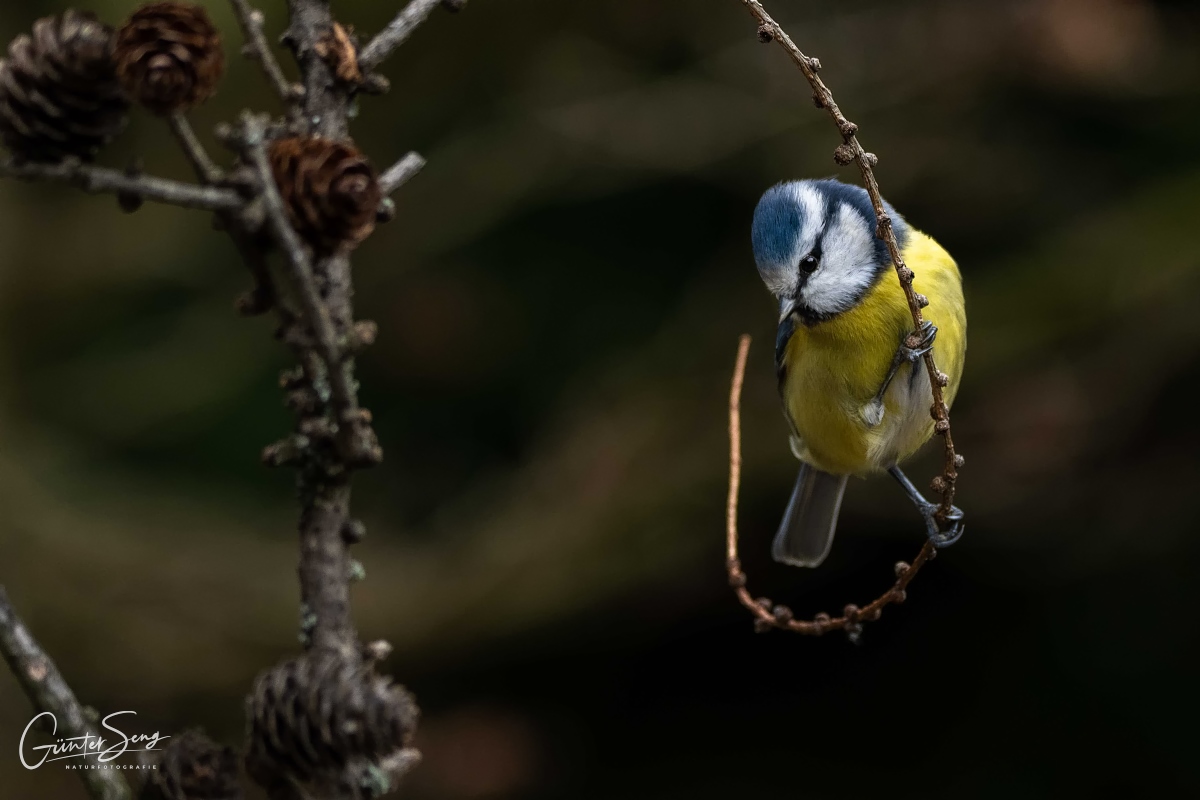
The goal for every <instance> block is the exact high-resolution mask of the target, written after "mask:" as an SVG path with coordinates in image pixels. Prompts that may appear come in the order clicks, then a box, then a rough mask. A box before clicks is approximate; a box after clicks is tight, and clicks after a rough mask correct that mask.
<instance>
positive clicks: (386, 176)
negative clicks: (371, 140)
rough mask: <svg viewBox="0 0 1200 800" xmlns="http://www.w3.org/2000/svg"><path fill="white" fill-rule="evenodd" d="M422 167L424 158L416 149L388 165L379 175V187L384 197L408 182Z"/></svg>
mask: <svg viewBox="0 0 1200 800" xmlns="http://www.w3.org/2000/svg"><path fill="white" fill-rule="evenodd" d="M424 167H425V159H424V157H423V156H422V155H421V154H420V153H418V152H416V151H413V152H410V153H408V154H407V155H406V156H404V158H402V159H400V160H399V161H397V162H396V163H395V164H393V165H392V166H390V167H388V168H387V169H386V170H385V171H384V172H383V174H382V175H380V176H379V188H380V189H381V190H382V191H383V195H384V197H387V196H388V195H389V194H392V193H393V192H395V191H396V190H397V189H399V188H400V187H401V186H403V185H404V184H406V183H408V182H409V181H410V180H411V179H412V178H413V177H414V176H415V175H416V174H417V173H418V172H420V171H421V170H422V169H424Z"/></svg>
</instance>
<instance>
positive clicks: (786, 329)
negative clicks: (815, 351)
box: [775, 314, 796, 393]
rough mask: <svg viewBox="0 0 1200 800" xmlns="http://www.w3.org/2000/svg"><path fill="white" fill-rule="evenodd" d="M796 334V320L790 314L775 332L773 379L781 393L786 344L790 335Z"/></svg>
mask: <svg viewBox="0 0 1200 800" xmlns="http://www.w3.org/2000/svg"><path fill="white" fill-rule="evenodd" d="M795 332H796V318H795V317H793V316H792V315H791V314H789V315H788V316H786V317H784V318H783V319H781V320H780V321H779V328H778V329H777V330H776V331H775V377H777V378H778V379H779V391H780V392H781V393H782V392H783V382H784V379H785V378H787V364H785V363H784V361H783V359H784V356H786V355H787V346H788V342H790V341H791V340H792V334H793V333H795Z"/></svg>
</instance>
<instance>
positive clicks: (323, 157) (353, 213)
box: [270, 136, 383, 253]
mask: <svg viewBox="0 0 1200 800" xmlns="http://www.w3.org/2000/svg"><path fill="white" fill-rule="evenodd" d="M270 157H271V167H272V169H273V170H274V172H275V181H276V183H278V184H279V192H280V194H281V195H282V196H283V200H284V203H285V204H286V206H287V209H288V216H289V217H290V218H291V222H292V225H293V226H295V228H296V231H297V233H299V234H300V236H301V237H302V238H303V239H304V240H305V241H307V242H308V243H309V244H310V245H312V247H313V249H314V250H316V251H318V252H323V253H329V252H333V251H335V250H337V249H338V248H339V247H342V246H348V247H355V246H357V245H358V244H359V243H361V242H362V241H363V240H364V239H366V238H367V237H368V236H370V235H371V231H373V230H375V215H376V213H377V212H378V210H379V203H380V201H381V200H382V199H383V194H382V191H381V190H380V188H379V181H378V179H377V177H376V175H375V170H374V169H372V167H371V165H370V163H369V162H368V161H367V159H366V157H365V156H363V154H362V153H360V152H359V151H358V150H357V149H355V148H354V147H353V146H352V145H348V144H344V143H342V142H337V141H333V140H332V139H322V138H319V137H300V136H293V137H289V138H287V139H278V140H276V141H274V142H272V143H271V148H270Z"/></svg>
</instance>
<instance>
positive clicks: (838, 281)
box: [752, 179, 908, 325]
mask: <svg viewBox="0 0 1200 800" xmlns="http://www.w3.org/2000/svg"><path fill="white" fill-rule="evenodd" d="M886 208H887V212H888V216H889V217H891V219H892V228H893V230H894V231H895V232H896V240H897V241H898V242H899V244H900V246H901V247H903V246H904V243H905V241H906V239H907V237H908V225H907V224H906V223H905V222H904V220H903V219H902V218H901V217H900V215H899V214H897V213H896V212H895V210H894V209H893V208H892V207H891V206H890V205H888V206H886ZM875 219H876V217H875V210H874V208H872V206H871V199H870V197H869V196H868V195H867V192H866V190H865V189H862V188H860V187H858V186H851V185H848V184H845V183H842V182H840V181H837V180H832V179H827V180H803V181H789V182H786V183H780V184H776V185H775V186H772V187H771V188H770V189H768V190H767V191H766V193H765V194H764V195H763V196H762V199H761V200H759V201H758V207H757V208H756V209H755V210H754V224H753V227H752V241H753V244H754V259H755V261H756V262H757V263H758V273H759V275H761V276H762V279H763V282H764V283H765V284H766V285H767V288H768V289H770V290H771V294H773V295H775V297H776V298H777V299H778V300H779V309H780V319H781V320H782V319H786V318H788V317H790V316H792V315H793V314H795V315H796V316H798V317H799V318H800V320H801V321H802V322H803V323H805V324H806V325H815V324H817V323H819V322H823V321H825V320H828V319H830V318H832V317H835V316H837V315H838V314H841V313H842V312H844V311H848V310H849V309H851V308H853V307H854V306H855V305H857V304H858V302H859V301H861V300H862V299H863V297H865V296H866V294H867V292H868V291H870V289H871V287H872V286H873V285H874V284H875V281H877V280H878V279H879V277H880V276H881V275H882V274H883V273H884V272H885V271H886V270H887V269H888V267H889V266H890V265H891V261H892V260H891V257H890V256H889V255H888V251H887V246H886V245H885V244H884V242H883V240H882V239H880V238H878V237H877V236H876V235H875Z"/></svg>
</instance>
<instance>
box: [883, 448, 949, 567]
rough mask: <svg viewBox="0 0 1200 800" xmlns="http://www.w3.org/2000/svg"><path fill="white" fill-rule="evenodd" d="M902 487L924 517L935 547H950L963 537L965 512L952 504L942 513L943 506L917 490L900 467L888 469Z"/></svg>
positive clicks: (926, 528)
mask: <svg viewBox="0 0 1200 800" xmlns="http://www.w3.org/2000/svg"><path fill="white" fill-rule="evenodd" d="M888 472H889V473H890V474H891V476H892V477H893V478H895V479H896V482H897V483H899V484H900V487H901V488H902V489H904V493H905V494H907V495H908V499H909V500H911V501H912V503H913V505H914V506H916V507H917V511H919V512H920V514H921V516H922V518H924V520H925V530H926V535H927V536H928V537H929V541H930V542H931V543H932V544H933V546H934V547H936V548H938V549H939V550H940V549H941V548H943V547H949V546H950V545H952V544H954V543H955V542H957V541H958V540H959V539H961V538H962V535H963V531H964V530H965V528H966V526H965V525H964V524H963V518H964V515H963V512H962V509H961V508H959V507H958V506H953V505H952V506H950V510H949V511H948V512H946V513H941V507H940V506H939V505H938V504H937V503H931V502H929V501H928V500H926V499H925V498H924V496H922V495H921V493H920V492H919V491H917V487H916V486H913V484H912V481H910V480H909V479H908V476H907V475H905V474H904V473H903V472H901V471H900V468H899V467H892V468H891V469H889V470H888Z"/></svg>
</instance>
